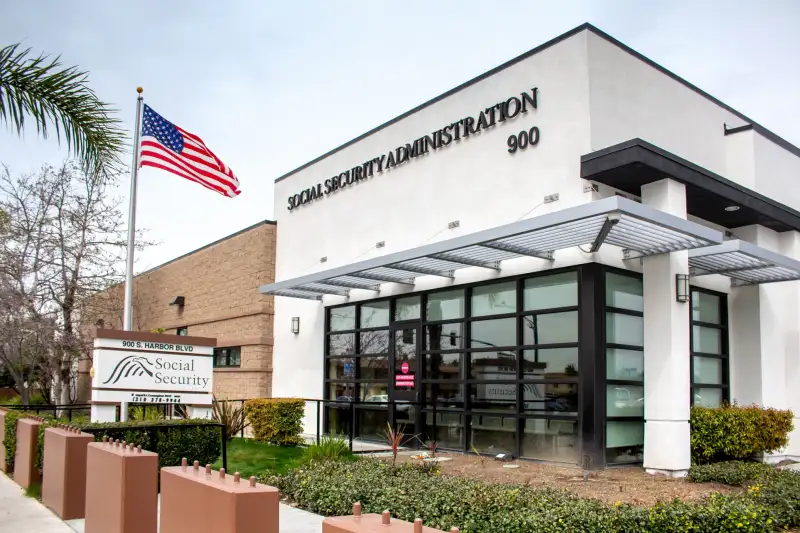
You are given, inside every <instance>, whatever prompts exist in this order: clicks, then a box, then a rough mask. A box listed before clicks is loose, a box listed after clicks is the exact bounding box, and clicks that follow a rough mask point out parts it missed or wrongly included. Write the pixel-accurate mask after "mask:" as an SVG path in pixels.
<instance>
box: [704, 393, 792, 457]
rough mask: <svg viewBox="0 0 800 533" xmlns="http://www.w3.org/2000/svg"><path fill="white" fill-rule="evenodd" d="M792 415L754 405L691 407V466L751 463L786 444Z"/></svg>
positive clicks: (786, 411)
mask: <svg viewBox="0 0 800 533" xmlns="http://www.w3.org/2000/svg"><path fill="white" fill-rule="evenodd" d="M792 417H793V415H792V412H791V411H789V410H785V411H782V410H779V409H771V408H764V407H759V406H757V405H748V406H738V405H725V406H722V407H714V408H709V407H692V412H691V419H690V424H691V446H692V462H693V463H696V464H703V463H713V462H718V461H726V460H730V459H750V458H752V457H753V456H755V455H757V454H759V453H771V452H775V451H777V450H780V449H781V448H784V447H785V446H786V445H787V444H788V443H789V433H791V431H792V429H793V424H792Z"/></svg>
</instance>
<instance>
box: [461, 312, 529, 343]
mask: <svg viewBox="0 0 800 533" xmlns="http://www.w3.org/2000/svg"><path fill="white" fill-rule="evenodd" d="M470 328H471V334H470V346H471V347H473V348H492V347H495V346H515V345H516V344H517V319H516V318H501V319H497V320H479V321H476V322H472V324H471V325H470Z"/></svg>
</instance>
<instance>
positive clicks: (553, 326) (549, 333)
mask: <svg viewBox="0 0 800 533" xmlns="http://www.w3.org/2000/svg"><path fill="white" fill-rule="evenodd" d="M522 337H523V340H522V342H523V344H559V343H566V342H578V313H577V311H571V312H568V313H548V314H544V315H534V316H524V317H522Z"/></svg>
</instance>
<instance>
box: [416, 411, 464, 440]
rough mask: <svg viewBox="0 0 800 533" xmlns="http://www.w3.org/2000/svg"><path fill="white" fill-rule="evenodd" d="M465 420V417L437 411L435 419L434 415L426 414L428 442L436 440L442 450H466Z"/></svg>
mask: <svg viewBox="0 0 800 533" xmlns="http://www.w3.org/2000/svg"><path fill="white" fill-rule="evenodd" d="M464 418H465V415H462V414H458V413H448V412H446V411H445V412H442V411H437V412H436V418H435V419H434V417H433V413H430V412H429V413H425V425H426V429H427V431H426V437H427V440H435V441H436V443H437V444H438V445H439V446H440V447H442V448H454V449H463V448H464Z"/></svg>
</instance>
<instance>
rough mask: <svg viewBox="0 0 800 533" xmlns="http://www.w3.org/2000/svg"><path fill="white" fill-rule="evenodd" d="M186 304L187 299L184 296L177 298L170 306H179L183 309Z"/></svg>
mask: <svg viewBox="0 0 800 533" xmlns="http://www.w3.org/2000/svg"><path fill="white" fill-rule="evenodd" d="M185 302H186V298H184V297H183V296H176V297H175V298H174V299H173V300H172V301H171V302H170V303H169V305H177V306H178V307H183V304H184V303H185Z"/></svg>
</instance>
